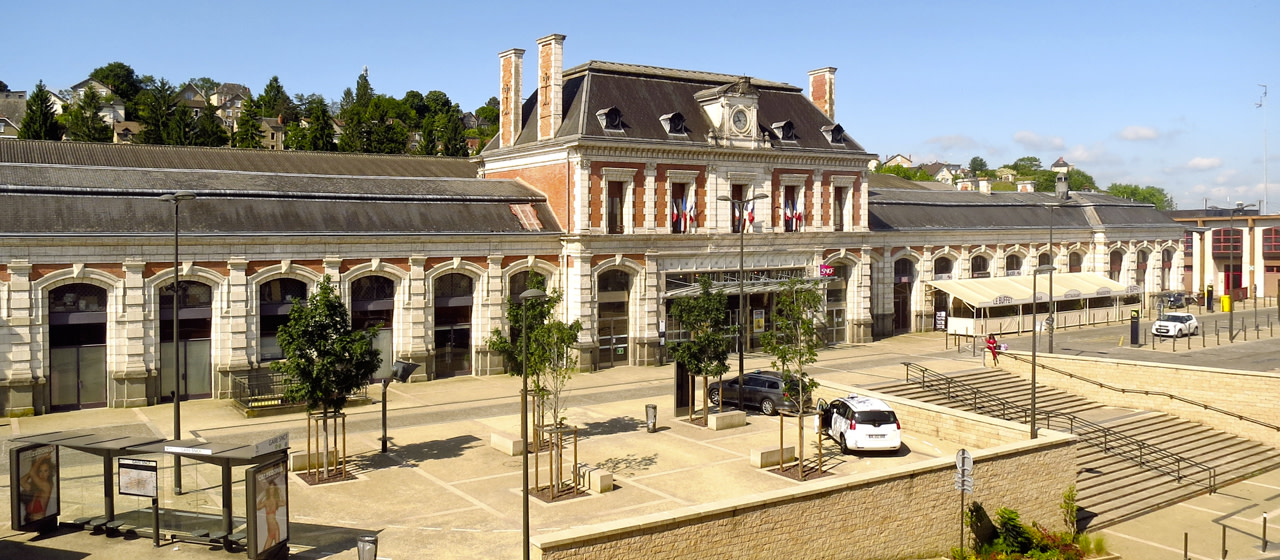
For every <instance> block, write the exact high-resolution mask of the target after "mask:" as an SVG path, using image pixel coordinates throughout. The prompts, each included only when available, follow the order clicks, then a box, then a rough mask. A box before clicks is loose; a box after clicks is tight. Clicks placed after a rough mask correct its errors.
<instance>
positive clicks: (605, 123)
mask: <svg viewBox="0 0 1280 560" xmlns="http://www.w3.org/2000/svg"><path fill="white" fill-rule="evenodd" d="M596 118H597V119H600V128H603V129H605V130H612V131H617V132H622V111H619V110H618V108H617V107H609V108H608V109H601V110H599V111H596Z"/></svg>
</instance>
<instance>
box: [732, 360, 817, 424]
mask: <svg viewBox="0 0 1280 560" xmlns="http://www.w3.org/2000/svg"><path fill="white" fill-rule="evenodd" d="M742 380H743V383H742V400H743V401H745V402H746V405H747V406H754V407H759V408H760V412H763V413H765V414H767V415H769V416H773V415H774V414H777V413H778V411H779V410H782V411H786V412H795V411H796V403H795V402H793V401H792V400H791V399H788V398H786V397H784V396H783V392H782V374H780V373H778V372H776V371H764V370H756V371H752V372H748V373H746V374H743V376H742ZM722 394H723V396H724V399H725V401H724V402H725V403H736V402H737V399H738V376H736V375H734V376H732V377H730V376H728V375H726V376H724V381H723V382H721V381H716V382H713V383H711V384H710V385H708V386H707V398H709V399H710V400H711V402H712V403H714V404H720V397H721V395H722ZM805 400H806V401H809V402H812V400H813V399H812V398H808V399H805Z"/></svg>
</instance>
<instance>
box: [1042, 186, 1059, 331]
mask: <svg viewBox="0 0 1280 560" xmlns="http://www.w3.org/2000/svg"><path fill="white" fill-rule="evenodd" d="M1045 206H1048V207H1049V266H1051V267H1053V266H1056V265H1057V264H1058V253H1057V251H1055V250H1054V248H1053V209H1054V208H1057V207H1059V206H1062V204H1061V203H1055V204H1046V205H1045ZM1054 270H1055V269H1054V268H1050V269H1049V325H1048V326H1049V328H1048V329H1046V330H1047V331H1048V333H1049V353H1050V354H1052V353H1053V327H1054V326H1056V325H1054V323H1055V322H1056V321H1057V320H1058V306H1057V303H1055V302H1054V301H1053V271H1054Z"/></svg>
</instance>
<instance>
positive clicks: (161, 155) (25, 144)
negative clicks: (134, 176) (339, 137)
mask: <svg viewBox="0 0 1280 560" xmlns="http://www.w3.org/2000/svg"><path fill="white" fill-rule="evenodd" d="M0 161H3V162H10V163H44V164H59V165H90V166H104V167H137V168H145V169H211V170H213V169H216V170H230V171H260V172H265V173H312V174H320V175H367V176H384V177H475V176H476V174H477V166H476V164H475V163H472V162H471V161H469V160H467V159H461V158H444V157H428V156H410V155H382V154H348V153H338V152H300V151H275V150H242V149H236V148H200V147H192V146H151V145H144V144H98V143H92V142H54V141H42V140H9V139H5V140H0Z"/></svg>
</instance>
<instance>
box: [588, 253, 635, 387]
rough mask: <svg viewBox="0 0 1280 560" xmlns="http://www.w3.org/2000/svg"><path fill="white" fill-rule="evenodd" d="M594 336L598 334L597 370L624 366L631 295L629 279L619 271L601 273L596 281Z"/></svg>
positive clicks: (626, 358) (627, 351) (627, 352)
mask: <svg viewBox="0 0 1280 560" xmlns="http://www.w3.org/2000/svg"><path fill="white" fill-rule="evenodd" d="M596 284H597V289H596V301H597V303H598V305H597V308H596V325H597V328H596V332H597V333H599V337H600V338H599V340H600V359H599V360H597V362H596V364H597V365H598V366H599V367H613V366H615V365H627V364H628V363H629V362H628V359H629V354H630V350H629V347H628V343H629V340H630V339H629V338H628V337H627V333H628V332H630V330H629V324H628V321H627V304H628V301H629V296H630V293H631V275H630V274H627V273H626V271H623V270H610V271H607V272H604V273H601V274H600V276H599V278H598V279H597V281H596Z"/></svg>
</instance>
